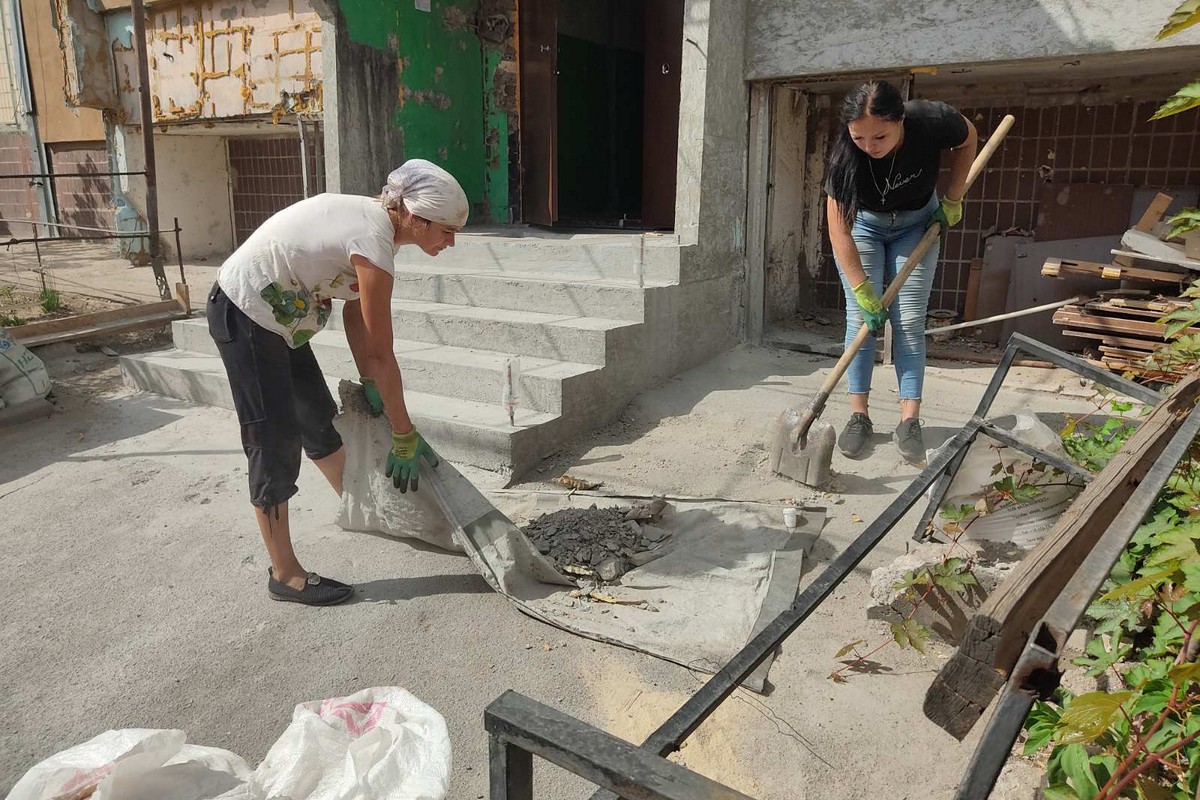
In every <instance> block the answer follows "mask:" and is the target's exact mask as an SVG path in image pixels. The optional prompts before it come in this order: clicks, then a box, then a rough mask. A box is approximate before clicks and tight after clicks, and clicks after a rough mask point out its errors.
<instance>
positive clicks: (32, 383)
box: [0, 328, 50, 408]
mask: <svg viewBox="0 0 1200 800" xmlns="http://www.w3.org/2000/svg"><path fill="white" fill-rule="evenodd" d="M49 392H50V376H49V374H47V372H46V365H45V364H43V363H42V360H41V359H40V358H38V357H37V356H35V355H34V354H33V353H31V352H30V351H29V348H27V347H26V346H25V345H23V344H21V343H20V342H18V341H17V340H16V339H14V338H12V337H11V336H9V335H8V331H6V330H5V329H4V328H0V408H4V407H5V406H16V405H20V404H21V403H25V402H28V401H30V400H38V399H40V398H43V397H45V396H46V395H47V394H48V393H49Z"/></svg>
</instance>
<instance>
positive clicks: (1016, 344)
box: [913, 333, 1162, 540]
mask: <svg viewBox="0 0 1200 800" xmlns="http://www.w3.org/2000/svg"><path fill="white" fill-rule="evenodd" d="M1022 353H1024V354H1026V355H1030V356H1033V357H1035V358H1037V359H1039V360H1041V361H1048V362H1050V363H1051V364H1053V365H1054V366H1056V367H1062V368H1063V369H1067V370H1070V371H1071V372H1074V373H1075V374H1076V375H1079V376H1080V377H1082V378H1087V379H1088V380H1091V381H1094V382H1096V383H1098V384H1100V385H1101V386H1107V387H1108V388H1109V389H1112V390H1113V391H1115V392H1120V393H1121V394H1123V395H1125V396H1127V397H1132V398H1133V399H1135V400H1139V401H1141V402H1143V403H1146V404H1147V405H1151V406H1155V405H1158V402H1159V401H1160V400H1162V395H1161V394H1159V393H1158V392H1156V391H1154V390H1153V389H1148V388H1147V387H1145V386H1142V385H1141V384H1138V383H1134V382H1133V381H1131V380H1127V379H1126V378H1122V377H1121V376H1120V375H1115V374H1113V373H1111V372H1109V371H1108V370H1105V369H1101V368H1100V367H1097V366H1095V365H1093V364H1089V363H1088V362H1086V361H1084V360H1083V359H1081V358H1076V357H1075V356H1073V355H1071V354H1069V353H1064V352H1063V351H1062V350H1058V349H1056V348H1054V347H1051V346H1050V345H1047V344H1043V343H1041V342H1039V341H1037V340H1036V339H1030V338H1029V337H1028V336H1024V335H1022V334H1019V333H1014V334H1013V335H1012V337H1011V338H1010V339H1009V340H1008V347H1007V348H1006V349H1005V351H1004V356H1003V358H1001V359H1000V365H999V366H997V367H996V371H995V372H994V373H993V374H992V379H991V381H989V382H988V386H987V389H985V390H984V392H983V397H981V398H980V399H979V405H978V406H976V407H975V415H974V419H978V420H980V421H981V423H982V424H981V425H980V428H981V432H982V433H984V434H986V435H987V436H989V437H991V438H992V439H995V440H996V441H998V442H1000V443H1001V444H1004V445H1007V446H1008V447H1012V448H1014V449H1016V450H1020V451H1021V452H1022V453H1025V454H1026V455H1028V456H1030V457H1032V458H1035V459H1038V460H1039V461H1042V462H1044V463H1046V464H1049V465H1050V466H1052V467H1054V468H1055V469H1058V470H1060V471H1062V472H1065V473H1067V474H1068V475H1071V476H1072V477H1075V478H1078V479H1080V480H1082V481H1084V482H1085V483H1086V482H1089V481H1091V479H1092V476H1091V474H1090V473H1088V472H1087V470H1084V469H1080V468H1079V467H1077V466H1076V465H1074V464H1072V463H1070V462H1068V461H1064V460H1063V459H1061V458H1059V457H1058V456H1056V455H1054V454H1052V453H1047V452H1045V451H1044V450H1040V449H1039V448H1036V447H1031V446H1030V445H1027V444H1025V443H1024V442H1022V441H1020V440H1018V439H1016V438H1014V437H1012V436H1010V435H1008V434H1007V433H1005V432H1004V431H1002V430H1000V429H999V428H997V427H996V426H995V425H993V424H992V423H990V422H988V421H987V419H986V417H987V415H988V412H990V411H991V410H992V403H993V402H994V401H995V399H996V395H997V394H999V392H1000V386H1001V384H1003V383H1004V379H1005V378H1006V377H1008V371H1009V370H1010V369H1012V366H1013V362H1014V361H1016V359H1017V357H1018V356H1019V355H1021V354H1022ZM969 444H970V443H968V446H969ZM966 455H967V447H963V448H961V449H960V450H959V451H958V452H957V453H955V455H954V458H953V459H952V460H951V462H950V464H949V465H948V466H947V467H946V469H945V470H943V471H942V472H941V474H940V475H939V476H938V478H937V482H936V483H935V484H934V485H933V491H932V492H931V493H930V499H929V507H928V508H926V509H925V513H924V514H922V515H921V521H920V522H918V523H917V528H916V530H915V531H913V538H914V539H917V540H923V539H927V538H929V537H930V532H931V530H932V527H931V524H930V523H932V522H933V518H934V516H936V515H937V512H938V509H940V508H941V507H942V501H944V500H945V499H946V492H948V491H949V490H950V484H951V483H952V482H953V481H954V476H955V475H957V474H958V470H959V468H960V467H961V466H962V463H963V459H965V458H966ZM926 472H928V469H927V470H926Z"/></svg>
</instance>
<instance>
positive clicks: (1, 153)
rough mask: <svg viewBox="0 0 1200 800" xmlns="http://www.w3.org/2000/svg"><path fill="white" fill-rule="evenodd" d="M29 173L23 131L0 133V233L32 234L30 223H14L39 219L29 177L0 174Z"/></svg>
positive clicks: (26, 141)
mask: <svg viewBox="0 0 1200 800" xmlns="http://www.w3.org/2000/svg"><path fill="white" fill-rule="evenodd" d="M32 172H33V163H32V159H31V158H30V153H29V139H28V138H26V136H25V134H23V133H9V134H3V135H0V234H5V235H8V236H16V237H21V236H29V235H30V234H31V233H33V226H32V225H23V224H16V221H17V220H29V221H33V220H36V219H38V200H37V195H36V194H35V193H34V191H33V187H32V186H30V184H29V179H28V178H4V177H2V176H4V175H28V174H30V173H32ZM10 221H11V223H13V224H10Z"/></svg>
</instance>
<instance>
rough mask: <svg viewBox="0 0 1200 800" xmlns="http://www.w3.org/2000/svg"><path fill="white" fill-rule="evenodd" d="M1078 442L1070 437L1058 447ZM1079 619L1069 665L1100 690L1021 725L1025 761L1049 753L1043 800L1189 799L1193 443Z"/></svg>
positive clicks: (1196, 558)
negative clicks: (1083, 631) (1080, 640)
mask: <svg viewBox="0 0 1200 800" xmlns="http://www.w3.org/2000/svg"><path fill="white" fill-rule="evenodd" d="M1090 438H1091V434H1090V433H1089V432H1084V431H1079V430H1077V429H1076V430H1073V431H1071V432H1070V433H1069V435H1068V436H1066V437H1064V444H1066V442H1067V440H1068V439H1075V440H1076V443H1078V441H1080V440H1089V439H1090ZM1091 446H1092V445H1091V444H1088V445H1087V447H1091ZM1097 446H1099V445H1097ZM1068 451H1070V448H1068ZM1089 453H1090V451H1089ZM1087 615H1088V617H1089V618H1090V619H1091V624H1092V628H1093V630H1092V635H1091V638H1090V639H1089V640H1088V642H1087V645H1086V650H1085V652H1084V654H1083V655H1082V656H1081V657H1080V658H1077V659H1075V662H1074V663H1075V664H1077V665H1080V666H1082V667H1085V668H1086V673H1087V674H1088V675H1090V676H1092V677H1096V678H1099V677H1102V676H1103V677H1104V678H1105V679H1106V680H1107V682H1108V686H1109V687H1110V691H1097V692H1089V693H1087V694H1082V695H1079V696H1078V697H1074V696H1072V695H1071V694H1070V693H1068V692H1063V691H1060V692H1059V693H1058V694H1056V696H1055V697H1054V699H1053V700H1051V701H1050V702H1045V703H1043V702H1039V703H1036V704H1035V706H1034V708H1033V710H1032V711H1031V712H1030V714H1029V716H1028V717H1027V718H1026V721H1025V730H1026V740H1025V753H1026V754H1027V755H1031V754H1035V753H1038V752H1041V751H1044V750H1047V749H1049V751H1050V753H1049V759H1048V761H1047V781H1048V786H1047V788H1046V790H1045V796H1046V797H1047V798H1056V799H1057V800H1092V799H1093V798H1096V799H1098V800H1116V798H1125V797H1128V798H1142V799H1143V800H1159V798H1172V799H1173V800H1194V798H1196V797H1197V795H1198V792H1200V664H1197V663H1194V662H1195V660H1196V657H1197V655H1200V461H1198V460H1197V457H1196V443H1193V448H1192V452H1190V453H1189V454H1188V456H1187V457H1186V458H1185V459H1184V460H1183V462H1182V463H1181V464H1180V465H1179V466H1178V467H1177V468H1176V470H1175V472H1174V473H1173V475H1172V476H1171V479H1170V480H1169V481H1168V482H1167V485H1166V486H1165V487H1164V488H1163V490H1162V492H1161V493H1160V495H1159V497H1158V499H1157V501H1156V503H1155V505H1154V507H1153V509H1152V510H1151V513H1150V514H1149V515H1148V516H1147V517H1146V519H1145V520H1144V521H1143V523H1142V524H1141V526H1139V528H1138V529H1137V531H1135V532H1134V534H1133V536H1132V537H1131V538H1130V541H1129V544H1128V545H1127V546H1126V548H1125V550H1124V552H1122V554H1121V557H1120V559H1119V560H1118V562H1117V564H1116V566H1115V567H1114V568H1113V570H1112V573H1111V574H1110V576H1109V578H1108V580H1107V581H1106V582H1105V585H1104V587H1103V588H1102V590H1101V594H1100V596H1099V597H1097V598H1096V599H1095V600H1094V601H1093V603H1092V604H1091V606H1090V607H1089V608H1088V611H1087Z"/></svg>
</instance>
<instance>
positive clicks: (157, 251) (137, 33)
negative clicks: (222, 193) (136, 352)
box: [130, 0, 171, 300]
mask: <svg viewBox="0 0 1200 800" xmlns="http://www.w3.org/2000/svg"><path fill="white" fill-rule="evenodd" d="M130 10H131V11H132V13H133V39H134V47H135V48H136V50H137V71H138V83H139V84H140V88H139V92H138V95H139V99H140V100H141V116H142V119H141V123H142V153H143V160H144V161H145V168H146V227H147V228H148V229H149V240H150V269H152V270H153V271H154V282H155V283H156V284H158V294H159V296H160V297H162V299H163V300H170V299H171V287H170V286H169V285H168V284H167V274H166V272H164V271H163V257H162V241H161V240H160V239H159V235H158V171H157V169H156V164H155V161H154V115H153V112H152V111H151V110H150V62H149V58H148V56H147V53H146V50H147V47H146V9H145V6H144V5H143V3H142V0H132V3H131V5H130Z"/></svg>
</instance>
